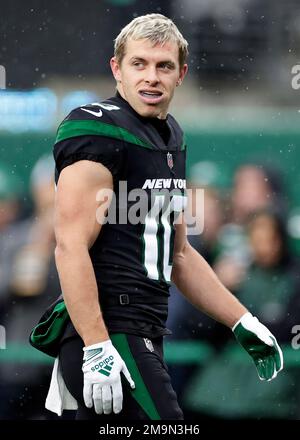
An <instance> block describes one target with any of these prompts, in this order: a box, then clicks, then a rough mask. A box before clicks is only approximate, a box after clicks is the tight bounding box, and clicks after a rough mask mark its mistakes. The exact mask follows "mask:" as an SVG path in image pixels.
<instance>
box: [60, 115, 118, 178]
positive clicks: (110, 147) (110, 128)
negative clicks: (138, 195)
mask: <svg viewBox="0 0 300 440" xmlns="http://www.w3.org/2000/svg"><path fill="white" fill-rule="evenodd" d="M119 131H120V129H119V127H117V126H116V125H114V123H113V120H112V119H111V118H109V117H107V116H106V117H103V118H101V120H100V118H97V119H96V117H93V115H91V117H89V114H87V115H86V114H84V112H83V111H82V109H75V110H73V111H72V112H71V113H70V115H69V116H68V117H67V118H66V119H65V120H64V121H63V122H62V123H61V125H60V126H59V128H58V130H57V136H56V141H55V144H54V148H53V155H54V159H55V164H56V172H55V180H56V183H57V181H58V178H59V175H60V173H61V171H62V170H63V169H64V168H65V167H66V166H68V165H71V164H73V163H75V162H77V161H79V160H91V161H94V162H99V163H101V164H103V165H104V166H105V167H107V168H108V169H109V171H110V172H111V173H112V175H113V177H114V178H116V177H117V176H118V175H119V173H120V172H121V168H122V165H123V164H124V155H125V146H124V142H123V140H122V136H121V135H120V133H119Z"/></svg>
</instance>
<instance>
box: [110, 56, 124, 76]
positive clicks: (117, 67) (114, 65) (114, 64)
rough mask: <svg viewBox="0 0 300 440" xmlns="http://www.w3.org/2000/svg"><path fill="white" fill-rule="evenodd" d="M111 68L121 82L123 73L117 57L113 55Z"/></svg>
mask: <svg viewBox="0 0 300 440" xmlns="http://www.w3.org/2000/svg"><path fill="white" fill-rule="evenodd" d="M110 68H111V71H112V73H113V76H114V78H115V80H116V81H118V82H120V81H121V80H122V74H121V69H120V65H119V63H118V61H117V59H116V57H112V58H111V60H110Z"/></svg>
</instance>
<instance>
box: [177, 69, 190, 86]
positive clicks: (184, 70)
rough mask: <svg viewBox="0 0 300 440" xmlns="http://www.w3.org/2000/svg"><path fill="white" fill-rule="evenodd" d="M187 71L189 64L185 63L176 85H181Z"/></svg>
mask: <svg viewBox="0 0 300 440" xmlns="http://www.w3.org/2000/svg"><path fill="white" fill-rule="evenodd" d="M187 72H188V65H187V64H184V65H183V67H182V68H181V69H180V72H179V78H178V80H177V83H176V86H180V85H181V83H182V81H183V79H184V77H185V75H186V74H187Z"/></svg>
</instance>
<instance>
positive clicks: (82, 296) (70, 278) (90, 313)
mask: <svg viewBox="0 0 300 440" xmlns="http://www.w3.org/2000/svg"><path fill="white" fill-rule="evenodd" d="M55 261H56V266H57V270H58V274H59V279H60V284H61V288H62V291H63V294H64V300H65V303H66V306H67V309H68V313H69V315H70V318H71V320H72V322H73V324H74V327H75V328H76V330H77V332H78V334H79V335H80V336H81V338H82V339H83V341H84V343H85V345H91V344H95V343H98V342H102V341H105V340H107V339H109V335H108V332H107V329H106V327H105V323H104V321H103V317H102V313H101V309H100V305H99V299H98V287H97V283H96V278H95V273H94V269H93V266H92V262H91V259H90V255H89V252H88V249H87V248H86V247H85V246H79V247H76V246H72V250H68V249H62V248H61V247H56V249H55Z"/></svg>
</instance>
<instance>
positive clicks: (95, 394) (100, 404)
mask: <svg viewBox="0 0 300 440" xmlns="http://www.w3.org/2000/svg"><path fill="white" fill-rule="evenodd" d="M83 351H84V356H83V365H82V371H83V380H84V384H83V399H84V403H85V405H86V406H87V407H88V408H92V407H93V405H94V408H95V411H96V413H97V414H102V413H104V414H110V413H111V412H112V410H113V412H114V413H116V414H118V413H119V412H120V411H121V410H122V404H123V392H122V384H121V374H120V373H121V372H122V373H123V374H124V376H125V377H126V379H127V380H128V382H129V384H130V386H131V388H135V384H134V382H133V380H132V378H131V376H130V373H129V371H128V369H127V367H126V365H125V363H124V361H123V359H122V358H121V356H120V355H119V353H118V352H117V350H116V349H115V347H114V346H113V345H112V342H111V340H110V339H109V340H107V341H104V342H100V343H99V344H93V345H89V346H88V347H84V348H83Z"/></svg>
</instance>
